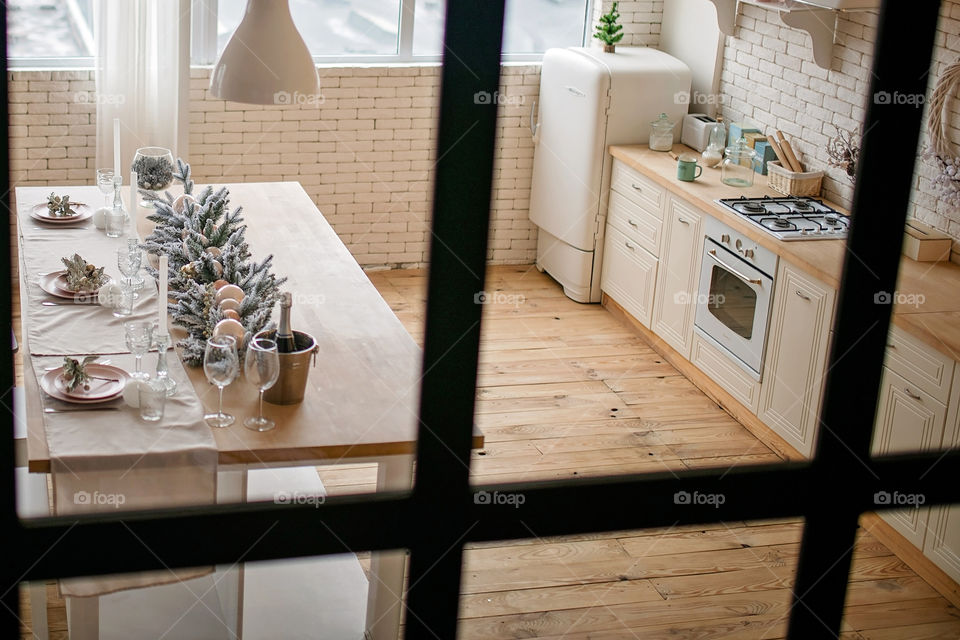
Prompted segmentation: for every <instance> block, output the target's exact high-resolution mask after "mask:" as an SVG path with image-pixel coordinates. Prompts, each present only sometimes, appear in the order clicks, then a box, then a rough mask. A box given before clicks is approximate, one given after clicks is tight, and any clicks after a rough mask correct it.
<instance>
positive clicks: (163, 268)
mask: <svg viewBox="0 0 960 640" xmlns="http://www.w3.org/2000/svg"><path fill="white" fill-rule="evenodd" d="M159 277H160V323H159V325H158V330H159V331H160V333H161V335H162V334H165V333H166V332H167V256H166V254H160V275H159Z"/></svg>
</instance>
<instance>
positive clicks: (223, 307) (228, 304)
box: [218, 298, 240, 311]
mask: <svg viewBox="0 0 960 640" xmlns="http://www.w3.org/2000/svg"><path fill="white" fill-rule="evenodd" d="M218 306H219V307H220V311H236V310H237V309H239V308H240V303H239V302H238V301H236V300H234V299H233V298H225V299H224V300H221V301H220V304H219V305H218Z"/></svg>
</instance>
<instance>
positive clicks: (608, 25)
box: [593, 2, 623, 53]
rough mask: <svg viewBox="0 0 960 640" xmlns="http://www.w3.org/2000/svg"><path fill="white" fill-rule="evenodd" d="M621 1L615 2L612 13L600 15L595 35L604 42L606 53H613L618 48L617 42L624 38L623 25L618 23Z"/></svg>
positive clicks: (611, 9)
mask: <svg viewBox="0 0 960 640" xmlns="http://www.w3.org/2000/svg"><path fill="white" fill-rule="evenodd" d="M618 4H620V3H619V2H614V3H613V7H611V8H610V13H605V14H603V15H602V16H600V24H598V25H597V26H596V30H597V32H596V33H594V34H593V37H594V38H596V39H597V40H599V41H600V42H602V43H603V52H604V53H613V52H614V51H616V49H617V43H618V42H620V41H621V40H623V27H622V26H621V25H619V24H617V20H619V19H620V14H619V13H618V12H617V5H618Z"/></svg>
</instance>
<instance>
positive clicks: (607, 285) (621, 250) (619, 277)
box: [600, 224, 657, 328]
mask: <svg viewBox="0 0 960 640" xmlns="http://www.w3.org/2000/svg"><path fill="white" fill-rule="evenodd" d="M600 274H601V275H600V278H601V279H600V288H601V289H602V290H603V291H604V293H606V294H607V295H609V296H610V297H611V298H613V299H614V300H616V301H617V303H618V304H620V306H622V307H623V308H624V309H626V310H627V312H629V313H630V315H632V316H633V317H634V318H636V319H637V320H638V321H639V322H640V324H642V325H643V326H645V327H648V328H649V327H650V312H651V311H652V305H653V287H654V283H655V281H656V277H657V259H656V258H654V257H653V256H652V255H650V254H649V253H648V252H647V251H646V250H644V249H643V247H640V246H638V245H637V243H636V242H635V241H631V240H630V239H629V238H627V236H625V235H624V234H622V233H620V231H618V230H617V229H615V228H614V227H612V226H610V225H609V224H608V225H607V237H606V239H605V240H604V249H603V270H602V271H601V272H600Z"/></svg>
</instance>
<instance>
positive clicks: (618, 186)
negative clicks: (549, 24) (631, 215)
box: [610, 159, 667, 218]
mask: <svg viewBox="0 0 960 640" xmlns="http://www.w3.org/2000/svg"><path fill="white" fill-rule="evenodd" d="M610 189H611V190H612V191H617V192H618V193H620V194H621V195H623V196H625V197H627V198H629V199H630V200H632V201H633V202H635V203H636V204H638V205H639V206H641V207H643V208H644V209H646V210H647V211H648V212H649V213H650V214H652V215H654V216H656V217H657V218H663V203H664V201H665V200H666V197H667V191H666V189H664V188H663V187H661V186H660V185H658V184H657V183H656V182H654V181H653V180H651V179H650V178H647V177H646V176H644V175H642V174H641V173H640V172H639V171H636V170H634V169H631V168H630V167H628V166H627V165H626V164H624V163H623V162H621V161H619V160H616V159H614V161H613V172H612V175H611V177H610Z"/></svg>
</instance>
